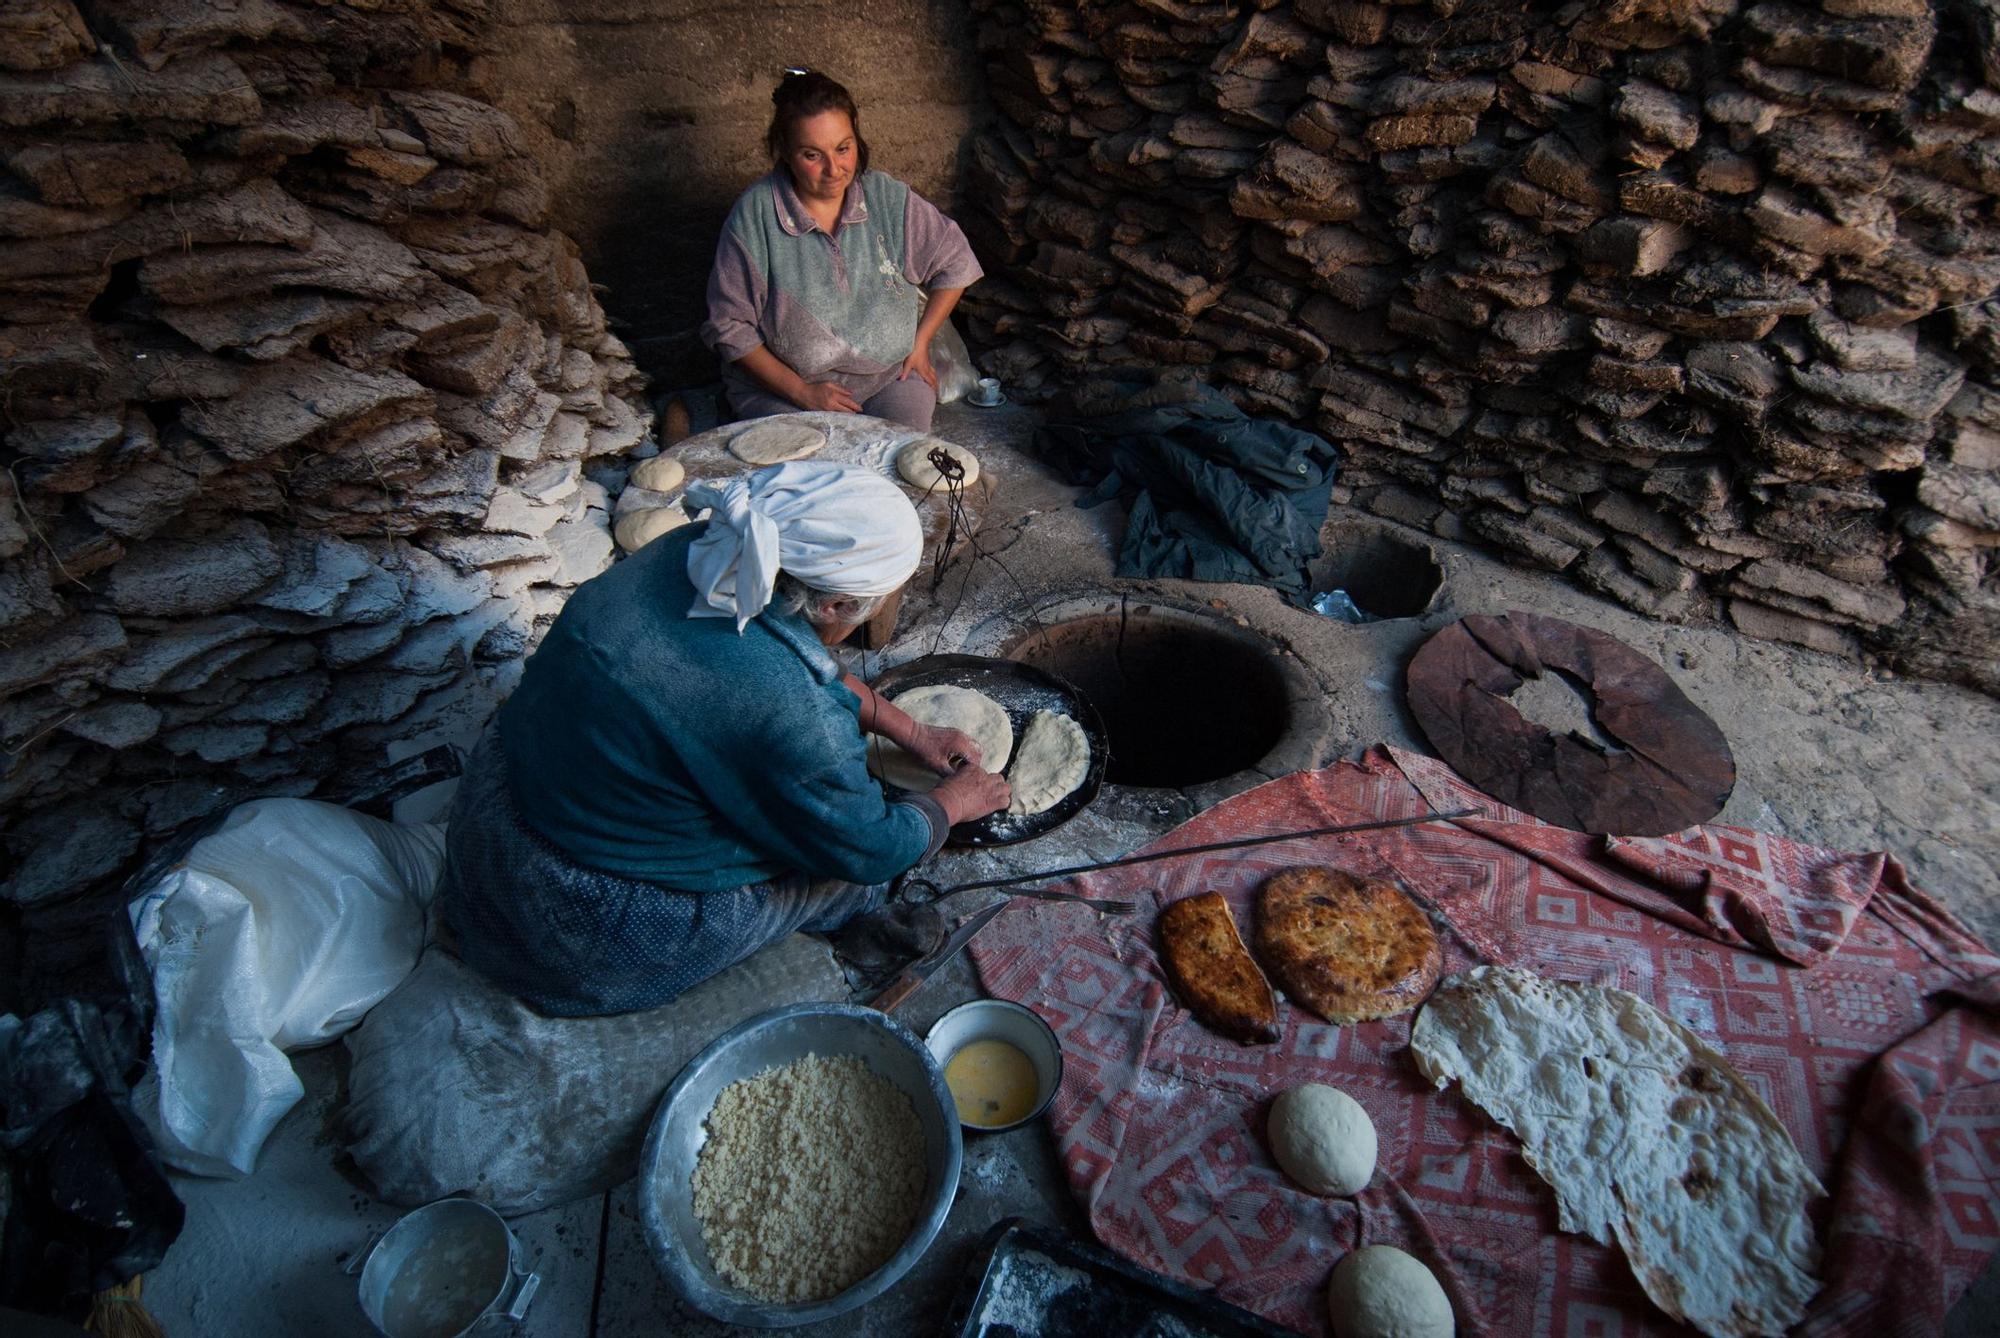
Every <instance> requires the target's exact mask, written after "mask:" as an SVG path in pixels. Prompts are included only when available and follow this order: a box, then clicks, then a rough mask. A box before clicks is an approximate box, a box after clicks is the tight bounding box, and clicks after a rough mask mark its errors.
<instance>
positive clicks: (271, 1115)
mask: <svg viewBox="0 0 2000 1338" xmlns="http://www.w3.org/2000/svg"><path fill="white" fill-rule="evenodd" d="M443 864H444V829H443V828H442V827H436V826H423V827H409V826H398V825H396V824H394V823H388V822H382V821H379V820H378V819H375V818H369V817H364V816H363V815H361V814H359V813H354V812H351V811H349V810H347V809H344V808H340V807H338V806H336V805H333V804H323V803H316V802H314V801H312V800H307V799H259V800H255V801H253V802H251V803H247V804H244V805H242V806H241V807H239V808H237V809H236V810H235V811H234V812H232V813H231V814H230V815H229V817H228V818H227V819H226V820H225V821H224V822H223V824H222V825H221V826H220V827H218V828H217V829H216V830H215V831H214V832H213V833H211V834H210V835H208V836H205V837H203V838H202V839H201V840H199V841H197V842H196V843H195V844H194V846H193V847H192V848H190V849H189V851H188V853H187V856H186V857H185V858H184V859H182V860H181V861H180V862H179V863H177V864H175V865H174V866H172V867H171V868H169V869H168V870H167V871H166V872H165V873H164V874H162V875H161V876H160V877H159V878H158V879H156V880H155V881H153V882H151V883H150V884H148V885H146V887H145V888H144V889H143V890H142V891H141V892H140V893H139V895H138V896H137V897H136V898H134V899H133V900H132V902H131V903H130V905H129V907H128V909H129V911H130V914H131V917H132V928H133V933H134V935H135V936H136V937H137V938H138V940H139V949H140V951H141V952H142V953H143V954H144V956H145V959H146V964H147V965H148V966H149V967H151V968H152V972H153V995H154V999H155V1001H156V1003H157V1006H158V1012H157V1015H156V1017H155V1019H154V1023H153V1066H154V1073H153V1075H152V1077H151V1078H150V1079H149V1080H148V1083H147V1089H146V1090H143V1091H141V1092H140V1093H139V1095H138V1099H137V1102H136V1104H137V1106H138V1108H139V1111H140V1113H141V1114H142V1115H143V1116H145V1118H146V1120H147V1123H148V1124H149V1125H150V1126H151V1127H152V1130H153V1133H154V1136H155V1137H156V1138H157V1140H158V1142H159V1147H160V1155H161V1156H162V1158H163V1159H165V1160H166V1161H167V1162H169V1163H170V1164H171V1165H174V1166H177V1167H179V1168H181V1169H182V1170H187V1171H193V1172H195V1173H197V1174H200V1175H225V1176H226V1175H248V1174H249V1173H250V1171H251V1168H252V1167H253V1166H254V1165H255V1164H256V1160H257V1152H258V1150H259V1149H260V1148H262V1147H263V1145H264V1140H265V1138H266V1137H267V1136H268V1135H269V1134H270V1132H271V1129H272V1127H273V1126H275V1125H276V1124H277V1122H278V1120H279V1119H280V1118H282V1117H283V1115H284V1114H285V1112H286V1111H288V1110H290V1109H291V1108H292V1106H293V1105H294V1104H296V1103H297V1101H298V1099H299V1097H300V1096H301V1095H303V1093H304V1088H303V1087H302V1086H301V1084H300V1083H299V1080H298V1076H297V1075H296V1074H295V1073H294V1072H293V1071H292V1066H291V1061H290V1060H288V1059H286V1058H285V1054H284V1052H285V1051H287V1050H292V1049H297V1048H300V1047H303V1046H310V1045H317V1044H320V1043H322V1042H324V1041H329V1040H332V1039H333V1038H334V1037H336V1036H339V1035H340V1034H341V1033H342V1032H344V1031H346V1030H347V1029H348V1028H350V1027H352V1026H353V1025H354V1024H355V1023H357V1022H359V1021H360V1020H361V1017H362V1015H363V1014H365V1013H366V1012H367V1011H368V1009H369V1008H371V1007H373V1006H374V1004H375V1003H376V1002H377V1001H379V1000H380V999H381V998H382V997H383V996H385V995H387V994H388V993H389V992H390V991H391V990H393V989H395V988H396V986H397V985H398V984H400V983H402V980H403V978H404V977H405V976H407V975H408V974H409V973H410V971H411V969H412V968H413V967H414V966H415V965H416V962H417V957H418V954H420V953H421V952H422V951H423V946H424V937H425V928H426V911H427V909H428V907H429V904H430V899H431V894H432V892H433V890H434V889H435V887H436V885H437V879H438V873H439V871H440V870H441V869H442V867H443ZM154 1088H156V1089H157V1099H155V1097H154V1091H153V1090H152V1089H154Z"/></svg>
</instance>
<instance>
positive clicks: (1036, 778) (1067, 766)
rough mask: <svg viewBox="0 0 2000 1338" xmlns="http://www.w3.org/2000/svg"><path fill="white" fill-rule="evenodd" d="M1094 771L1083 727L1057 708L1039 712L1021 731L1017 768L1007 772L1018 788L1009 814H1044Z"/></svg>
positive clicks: (1015, 755) (1030, 718) (1015, 761)
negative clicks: (1060, 712)
mask: <svg viewBox="0 0 2000 1338" xmlns="http://www.w3.org/2000/svg"><path fill="white" fill-rule="evenodd" d="M1089 770H1090V739H1089V738H1088V737H1087V736H1086V735H1085V734H1084V732H1083V726H1082V725H1079V724H1077V723H1076V721H1074V720H1072V719H1070V718H1069V717H1068V716H1066V715H1061V714H1058V713H1057V712H1055V711H1037V712H1035V714H1034V715H1033V716H1031V717H1029V719H1028V727H1027V728H1026V729H1024V730H1022V731H1021V746H1020V747H1019V748H1017V749H1015V750H1014V767H1013V770H1012V771H1010V772H1008V773H1007V782H1008V784H1010V785H1012V786H1013V787H1014V798H1013V799H1012V800H1011V801H1009V803H1008V804H1007V811H1008V812H1009V813H1042V812H1045V811H1047V810H1048V809H1051V808H1054V807H1055V806H1056V805H1057V804H1059V803H1061V802H1062V800H1063V797H1064V796H1065V795H1067V794H1068V793H1069V792H1070V791H1071V790H1074V789H1075V788H1076V787H1077V786H1079V785H1081V784H1083V778H1084V775H1085V774H1086V773H1087V772H1089Z"/></svg>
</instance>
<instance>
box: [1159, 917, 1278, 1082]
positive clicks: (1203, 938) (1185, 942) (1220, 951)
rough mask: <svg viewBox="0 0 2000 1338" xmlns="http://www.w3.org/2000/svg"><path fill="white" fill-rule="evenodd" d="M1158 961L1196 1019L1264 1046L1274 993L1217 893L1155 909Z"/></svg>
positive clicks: (1273, 1016)
mask: <svg viewBox="0 0 2000 1338" xmlns="http://www.w3.org/2000/svg"><path fill="white" fill-rule="evenodd" d="M1159 928H1160V961H1161V963H1162V964H1163V965H1165V967H1166V968H1167V979H1168V981H1169V982H1170V983H1171V984H1172V985H1173V987H1174V993H1175V994H1177V995H1179V996H1180V1001H1181V1003H1183V1004H1184V1005H1186V1007H1187V1010H1188V1011H1189V1012H1190V1013H1193V1014H1194V1016H1195V1020H1196V1021H1198V1022H1200V1023H1201V1024H1202V1025H1203V1026H1205V1027H1207V1028H1208V1029H1209V1030H1210V1031H1214V1032H1219V1033H1221V1034H1222V1035H1224V1036H1227V1037H1228V1038H1229V1039H1230V1040H1232V1041H1241V1042H1242V1043H1243V1044H1245V1045H1269V1044H1270V1043H1271V1042H1273V1041H1275V1040H1277V1039H1278V1037H1279V1035H1280V1034H1281V1033H1280V1032H1279V1030H1278V997H1277V996H1276V995H1275V994H1273V993H1272V992H1271V982H1270V981H1268V980H1266V979H1264V973H1263V972H1262V971H1259V970H1258V969H1257V963H1256V962H1255V961H1254V960H1253V959H1252V958H1251V956H1250V950H1249V949H1248V948H1246V947H1244V946H1243V939H1242V936H1241V935H1239V934H1238V933H1237V932H1236V918H1235V917H1234V916H1232V915H1231V914H1230V913H1229V903H1228V902H1226V901H1224V900H1223V899H1222V894H1221V893H1220V892H1201V893H1197V894H1196V895H1194V896H1192V897H1183V898H1181V899H1180V900H1179V901H1176V902H1174V903H1173V904H1172V905H1170V906H1168V907H1167V908H1166V909H1165V910H1163V911H1161V912H1160V924H1159Z"/></svg>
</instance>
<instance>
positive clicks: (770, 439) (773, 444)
mask: <svg viewBox="0 0 2000 1338" xmlns="http://www.w3.org/2000/svg"><path fill="white" fill-rule="evenodd" d="M824 445H826V433H824V432H822V431H820V430H819V429H818V428H816V427H814V426H813V425H812V424H811V423H788V422H786V421H785V420H784V419H782V418H774V419H766V420H765V421H763V422H761V423H752V424H751V425H750V426H749V427H746V428H744V429H743V430H742V431H741V432H738V433H737V434H736V435H735V436H734V437H731V438H730V439H729V453H730V454H731V455H733V456H735V457H736V458H737V459H738V460H741V461H743V462H744V463H745V464H752V465H778V464H783V463H784V462H785V461H787V460H801V459H804V458H805V457H806V456H808V455H811V454H812V453H813V452H814V451H816V450H818V449H819V448H820V447H822V446H824Z"/></svg>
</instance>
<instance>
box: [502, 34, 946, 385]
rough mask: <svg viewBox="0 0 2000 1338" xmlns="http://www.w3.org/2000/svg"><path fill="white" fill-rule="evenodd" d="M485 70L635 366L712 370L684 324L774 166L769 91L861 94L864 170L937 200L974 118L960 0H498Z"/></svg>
mask: <svg viewBox="0 0 2000 1338" xmlns="http://www.w3.org/2000/svg"><path fill="white" fill-rule="evenodd" d="M493 31H494V42H495V51H494V53H493V55H492V56H491V57H490V58H489V59H488V60H487V61H486V62H485V64H484V67H483V70H482V76H483V82H484V84H485V86H486V87H487V89H488V90H489V92H490V95H491V97H492V98H493V100H494V101H495V102H496V103H497V104H498V105H500V106H501V107H502V108H504V109H506V110H507V111H509V112H511V113H513V115H514V117H515V120H516V121H517V123H518V124H519V125H520V126H521V129H522V132H523V135H524V141H525V142H526V144H527V145H528V147H529V151H530V153H531V154H532V155H533V156H534V158H535V159H536V160H537V161H538V162H540V163H541V164H542V167H543V170H544V171H545V173H546V174H547V176H548V180H549V185H550V193H551V200H552V217H553V219H554V221H555V224H556V226H558V227H560V228H562V229H563V230H564V231H565V232H567V233H569V234H570V235H571V236H573V237H575V238H576V239H577V242H578V244H579V245H580V246H581V247H582V248H583V258H584V262H585V263H586V264H587V265H588V266H589V267H590V273H591V277H592V278H593V279H595V280H597V281H598V282H599V283H600V284H602V285H603V286H604V289H605V292H604V303H605V306H606V307H607V308H608V309H609V310H610V312H611V315H612V317H613V319H614V320H615V321H616V322H617V325H618V328H619V329H620V330H621V331H622V332H624V333H625V335H626V336H627V338H628V340H629V341H630V343H631V345H632V350H633V353H634V355H635V356H636V357H637V358H638V360H639V362H640V364H641V366H643V367H644V368H645V370H646V371H647V372H648V373H649V374H651V375H654V376H658V377H661V378H664V379H666V380H667V381H669V382H672V383H676V384H688V383H690V382H702V381H709V380H713V379H714V377H715V374H716V369H715V364H714V361H713V359H712V358H711V357H710V356H709V354H708V352H707V350H706V349H704V348H702V347H701V345H700V342H699V340H698V339H697V338H696V337H695V330H696V327H698V326H699V325H700V324H701V321H702V318H703V315H704V309H703V304H704V294H705V292H706V288H707V284H708V269H709V264H710V262H711V261H712V260H713V259H714V256H715V239H716V235H717V234H718V233H719V232H720V231H721V229H722V220H723V218H724V217H725V216H726V215H727V214H728V212H729V206H730V204H731V203H733V202H734V201H735V199H736V196H737V195H738V194H739V193H740V192H741V191H742V189H743V188H744V187H745V186H747V185H749V184H750V182H751V181H753V180H754V179H755V178H756V177H757V176H758V175H760V174H761V173H763V172H764V171H766V170H768V169H769V167H770V159H769V158H768V157H767V156H766V154H765V152H764V146H763V139H764V129H765V126H766V125H768V124H769V122H770V119H771V89H772V88H773V87H774V86H775V85H776V84H777V81H778V76H779V74H780V72H781V71H782V70H783V69H784V67H785V66H787V65H805V66H809V67H811V68H814V69H818V70H823V71H825V72H826V73H828V74H830V75H832V76H833V77H834V78H836V79H839V80H840V81H841V82H842V83H845V84H846V85H847V86H848V88H850V89H851V90H852V91H853V93H854V95H855V99H856V101H857V102H858V103H859V104H860V106H861V113H862V128H863V130H864V132H865V133H866V135H867V138H868V142H869V147H870V149H871V151H872V155H873V165H874V166H875V167H878V168H881V169H882V170H884V171H887V172H890V173H892V174H894V175H895V176H898V177H901V178H902V179H903V180H905V181H907V182H909V183H910V184H911V185H912V186H914V187H916V189H917V190H918V191H920V192H922V193H923V194H924V195H926V196H928V197H929V198H931V199H932V200H934V201H936V202H937V203H939V204H940V205H943V206H945V207H946V208H950V207H951V202H952V200H953V199H954V196H955V193H956V188H957V184H958V178H959V163H960V159H961V157H962V155H963V152H964V148H965V143H966V139H967V136H968V135H969V134H970V133H971V130H972V127H973V125H974V122H975V119H976V118H981V117H983V115H984V104H983V101H982V98H981V93H980V80H979V67H978V61H977V59H976V57H975V55H974V52H973V48H972V33H971V15H970V12H969V11H968V9H967V8H966V6H965V5H964V4H963V3H961V2H960V0H877V2H876V3H871V4H866V5H855V4H846V5H829V4H824V3H818V2H817V0H815V2H814V3H801V0H737V3H733V4H732V3H723V4H717V3H714V2H713V0H495V4H494V24H493Z"/></svg>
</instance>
